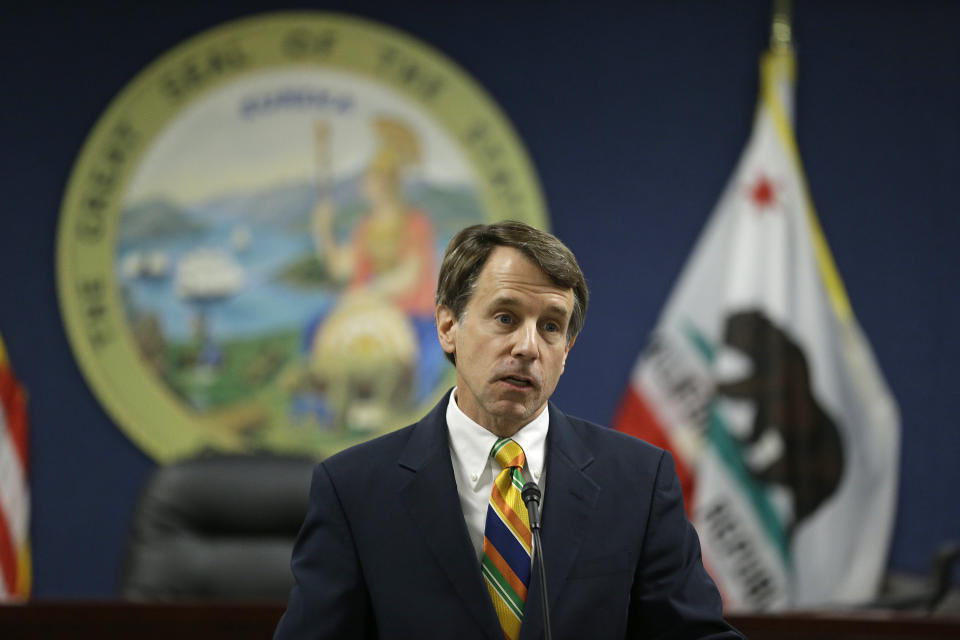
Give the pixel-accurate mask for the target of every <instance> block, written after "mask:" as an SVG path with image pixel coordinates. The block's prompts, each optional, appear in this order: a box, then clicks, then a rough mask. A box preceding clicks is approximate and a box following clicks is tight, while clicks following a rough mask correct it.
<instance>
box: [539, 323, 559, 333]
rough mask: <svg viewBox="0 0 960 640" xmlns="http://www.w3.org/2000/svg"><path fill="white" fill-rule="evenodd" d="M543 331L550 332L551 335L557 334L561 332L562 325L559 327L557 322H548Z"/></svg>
mask: <svg viewBox="0 0 960 640" xmlns="http://www.w3.org/2000/svg"><path fill="white" fill-rule="evenodd" d="M543 329H544V331H548V332H550V333H556V332H557V331H560V325H558V324H557V323H556V322H548V323H546V324H545V325H543Z"/></svg>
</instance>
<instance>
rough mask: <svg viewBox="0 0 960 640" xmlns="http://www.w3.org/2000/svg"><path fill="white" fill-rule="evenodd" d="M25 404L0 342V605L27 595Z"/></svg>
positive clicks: (28, 568)
mask: <svg viewBox="0 0 960 640" xmlns="http://www.w3.org/2000/svg"><path fill="white" fill-rule="evenodd" d="M26 404H27V403H26V394H25V393H24V391H23V388H22V387H21V386H20V384H19V383H18V382H17V380H16V378H14V377H13V371H12V370H11V368H10V364H9V362H8V361H7V357H6V350H5V349H4V347H3V342H2V339H0V578H2V579H0V602H4V601H17V600H25V599H26V598H27V596H28V595H29V592H30V550H29V549H30V547H29V526H30V486H29V484H28V482H27V469H28V458H27V412H26Z"/></svg>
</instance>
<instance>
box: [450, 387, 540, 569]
mask: <svg viewBox="0 0 960 640" xmlns="http://www.w3.org/2000/svg"><path fill="white" fill-rule="evenodd" d="M456 396H457V389H456V388H454V390H453V393H451V394H450V402H448V403H447V430H448V432H449V434H450V459H451V460H452V462H453V477H454V478H455V479H456V481H457V492H458V493H459V494H460V506H461V508H462V509H463V519H464V520H465V521H466V523H467V531H468V532H469V533H470V542H472V543H473V548H474V550H476V552H477V561H478V562H479V561H480V559H481V558H482V556H483V529H484V526H485V524H486V520H487V505H488V504H489V502H490V492H491V491H493V481H494V480H495V479H496V477H497V474H498V473H500V470H501V467H500V463H498V462H497V461H496V460H495V459H494V458H491V457H490V451H491V450H492V449H493V445H494V444H495V443H496V441H497V436H496V435H495V434H493V433H491V432H490V431H487V430H486V429H485V428H483V427H481V426H480V425H479V424H477V423H476V422H474V421H473V420H471V419H470V418H468V417H467V414H465V413H464V412H463V411H461V410H460V407H458V406H457V403H456ZM549 426H550V412H549V411H547V408H546V407H544V409H543V411H541V412H540V413H539V414H538V415H537V417H535V418H534V419H533V420H531V421H530V422H528V423H527V424H526V425H524V426H523V427H520V430H519V431H517V432H516V433H515V434H514V435H513V441H514V442H516V443H517V444H518V445H520V447H521V448H522V449H523V454H524V456H525V457H526V461H527V462H526V464H525V465H524V467H523V477H524V479H525V480H527V481H528V482H529V481H530V480H533V481H535V482H536V483H537V484H538V485H540V491H541V494H542V493H543V491H544V486H543V481H544V476H545V474H544V468H543V466H544V463H545V461H546V455H545V454H546V446H547V429H548V427H549ZM541 504H542V501H541ZM542 511H543V509H542V508H541V512H542Z"/></svg>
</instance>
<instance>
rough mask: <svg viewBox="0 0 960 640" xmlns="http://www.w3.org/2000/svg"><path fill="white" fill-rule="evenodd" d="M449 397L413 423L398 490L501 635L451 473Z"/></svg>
mask: <svg viewBox="0 0 960 640" xmlns="http://www.w3.org/2000/svg"><path fill="white" fill-rule="evenodd" d="M449 397H450V395H449V394H447V395H446V396H445V399H444V400H442V401H441V402H440V403H439V404H438V405H437V406H436V407H434V409H433V411H431V412H430V413H429V414H428V415H427V416H426V417H424V419H423V420H421V421H420V422H418V423H417V425H416V426H415V427H414V430H413V433H412V434H411V436H410V440H409V442H408V444H407V446H406V448H405V449H404V451H403V454H402V455H401V457H400V460H399V465H400V467H402V468H403V469H405V470H406V471H408V472H412V473H409V476H410V478H409V481H408V482H407V483H406V484H405V485H404V486H403V487H402V488H401V491H400V493H401V496H402V500H403V501H404V505H405V506H406V509H407V512H408V513H409V514H410V517H411V518H412V519H413V521H414V522H415V523H416V526H417V528H418V529H419V531H420V537H421V539H422V540H423V542H424V544H425V545H427V547H428V548H429V549H430V552H431V554H432V555H433V556H434V559H435V560H436V561H437V564H438V565H439V566H440V567H441V568H442V569H443V571H444V572H445V573H446V575H447V577H448V578H449V580H450V583H451V586H452V588H453V591H455V592H456V593H457V595H458V596H459V597H460V599H461V600H462V601H463V604H464V607H465V608H466V609H467V610H468V611H469V612H470V615H471V616H473V618H474V619H475V620H476V622H477V624H478V625H480V627H481V628H482V629H484V631H485V632H486V633H487V635H488V636H489V637H490V638H500V637H502V632H501V631H500V625H499V622H498V621H497V618H496V614H495V613H494V610H493V605H492V603H491V601H490V596H489V594H488V593H487V590H486V586H485V585H484V582H483V576H482V575H481V574H480V565H479V563H478V562H477V559H476V555H475V553H474V549H473V545H471V544H470V535H469V533H468V532H467V525H466V523H465V522H464V520H463V509H462V507H461V506H460V498H459V496H458V494H457V485H456V480H455V479H454V477H453V466H452V463H451V462H450V447H449V444H448V440H447V426H446V408H447V398H449Z"/></svg>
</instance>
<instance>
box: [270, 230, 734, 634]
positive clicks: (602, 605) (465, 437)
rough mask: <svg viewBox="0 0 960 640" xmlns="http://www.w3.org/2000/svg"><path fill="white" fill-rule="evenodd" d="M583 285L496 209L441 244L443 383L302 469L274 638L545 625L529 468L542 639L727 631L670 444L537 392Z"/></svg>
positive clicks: (583, 294)
mask: <svg viewBox="0 0 960 640" xmlns="http://www.w3.org/2000/svg"><path fill="white" fill-rule="evenodd" d="M587 298H588V294H587V286H586V282H585V280H584V277H583V273H582V272H581V271H580V267H579V265H578V264H577V261H576V259H575V258H574V256H573V254H572V253H571V252H570V250H569V249H568V248H567V247H566V246H564V245H563V243H561V242H560V241H559V240H558V239H557V238H555V237H554V236H552V235H550V234H548V233H545V232H543V231H539V230H537V229H534V228H532V227H529V226H527V225H525V224H522V223H518V222H501V223H496V224H490V225H476V226H472V227H468V228H467V229H464V230H463V231H461V232H460V233H458V234H457V235H456V236H455V237H454V238H453V239H452V240H451V241H450V245H449V246H448V247H447V251H446V254H445V255H444V258H443V263H442V265H441V267H440V277H439V284H438V287H437V305H436V322H437V336H438V338H439V340H440V344H441V346H442V347H443V350H444V351H445V352H446V353H447V356H448V357H449V358H450V360H451V361H453V363H454V364H455V366H456V371H457V386H456V387H455V388H454V389H453V390H452V391H451V392H450V393H448V394H447V395H446V396H445V397H444V398H443V399H442V400H441V401H440V403H439V404H438V405H437V406H436V407H434V409H433V410H432V411H431V412H430V413H429V414H428V415H427V416H426V417H424V418H423V419H422V420H421V421H420V422H418V423H416V424H414V425H411V426H409V427H407V428H405V429H401V430H399V431H395V432H393V433H390V434H388V435H386V436H383V437H381V438H378V439H376V440H372V441H370V442H367V443H364V444H361V445H358V446H356V447H353V448H351V449H348V450H346V451H344V452H341V453H340V454H337V455H335V456H333V457H331V458H329V459H327V460H325V461H324V462H322V463H320V464H319V465H317V467H316V469H315V470H314V475H313V482H312V486H311V489H310V508H309V511H308V513H307V517H306V520H305V522H304V525H303V528H302V529H301V531H300V535H299V538H298V540H297V543H296V546H295V547H294V551H293V560H292V568H293V574H294V578H295V581H296V582H295V585H294V587H293V590H292V591H291V594H290V601H289V603H288V606H287V610H286V613H284V615H283V618H282V619H281V620H280V624H279V626H278V627H277V631H276V636H275V637H276V638H277V639H280V640H286V639H299V638H324V639H327V638H329V639H331V640H344V639H351V638H397V639H401V638H431V639H432V638H451V639H456V640H469V639H473V638H477V639H480V638H483V639H487V640H502V639H503V638H509V639H511V640H517V639H518V638H520V639H530V640H533V639H535V638H540V637H543V634H544V615H543V608H542V603H541V590H540V583H539V582H538V580H536V579H533V578H532V576H535V575H537V573H536V572H537V570H539V568H540V567H539V564H537V565H535V564H534V561H533V559H532V558H533V557H534V556H533V555H532V554H533V552H534V549H533V547H534V544H533V539H532V536H531V530H530V520H529V519H528V514H527V511H526V509H525V508H524V504H523V501H522V500H521V498H520V491H521V489H522V487H523V486H524V484H525V483H527V482H531V481H533V482H536V483H537V484H538V485H539V486H540V487H541V489H542V498H543V501H542V547H543V548H542V553H543V555H542V557H543V559H544V565H543V569H544V570H545V574H546V584H547V588H546V593H547V594H548V595H549V598H548V601H547V602H548V610H549V621H550V622H549V624H550V628H551V630H552V634H553V637H554V638H557V639H560V638H584V639H589V640H597V639H605V638H618V639H619V638H711V639H720V638H741V637H742V636H740V634H738V633H737V632H736V631H735V630H733V629H732V628H731V627H730V626H729V625H727V624H726V623H725V622H724V620H723V619H722V617H721V606H720V596H719V594H718V592H717V589H716V587H715V586H714V584H713V582H712V581H711V579H710V577H709V576H708V575H707V573H706V571H705V570H704V568H703V564H702V562H701V559H700V545H699V541H698V539H697V535H696V533H695V531H694V529H693V527H692V526H691V525H690V523H689V522H688V521H687V519H686V516H685V514H684V508H683V499H682V496H681V490H680V483H679V481H678V480H677V477H676V473H675V472H674V467H673V461H672V459H671V457H670V455H669V454H668V453H666V452H664V451H662V450H660V449H658V448H656V447H653V446H652V445H649V444H647V443H645V442H643V441H641V440H638V439H636V438H633V437H631V436H627V435H624V434H621V433H618V432H616V431H613V430H610V429H606V428H603V427H600V426H597V425H594V424H591V423H588V422H584V421H583V420H579V419H577V418H573V417H569V416H566V415H564V414H563V413H562V412H561V411H560V410H559V409H558V408H557V407H556V406H554V405H552V404H550V403H549V402H548V401H549V398H550V395H551V394H552V393H553V390H554V388H556V386H557V381H558V380H559V378H560V374H562V373H563V369H564V366H565V364H566V360H567V354H568V353H569V352H570V349H571V347H573V344H574V342H575V341H576V338H577V334H578V333H579V332H580V329H581V327H582V326H583V321H584V316H585V314H586V310H587ZM537 562H538V563H539V560H538V561H537Z"/></svg>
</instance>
